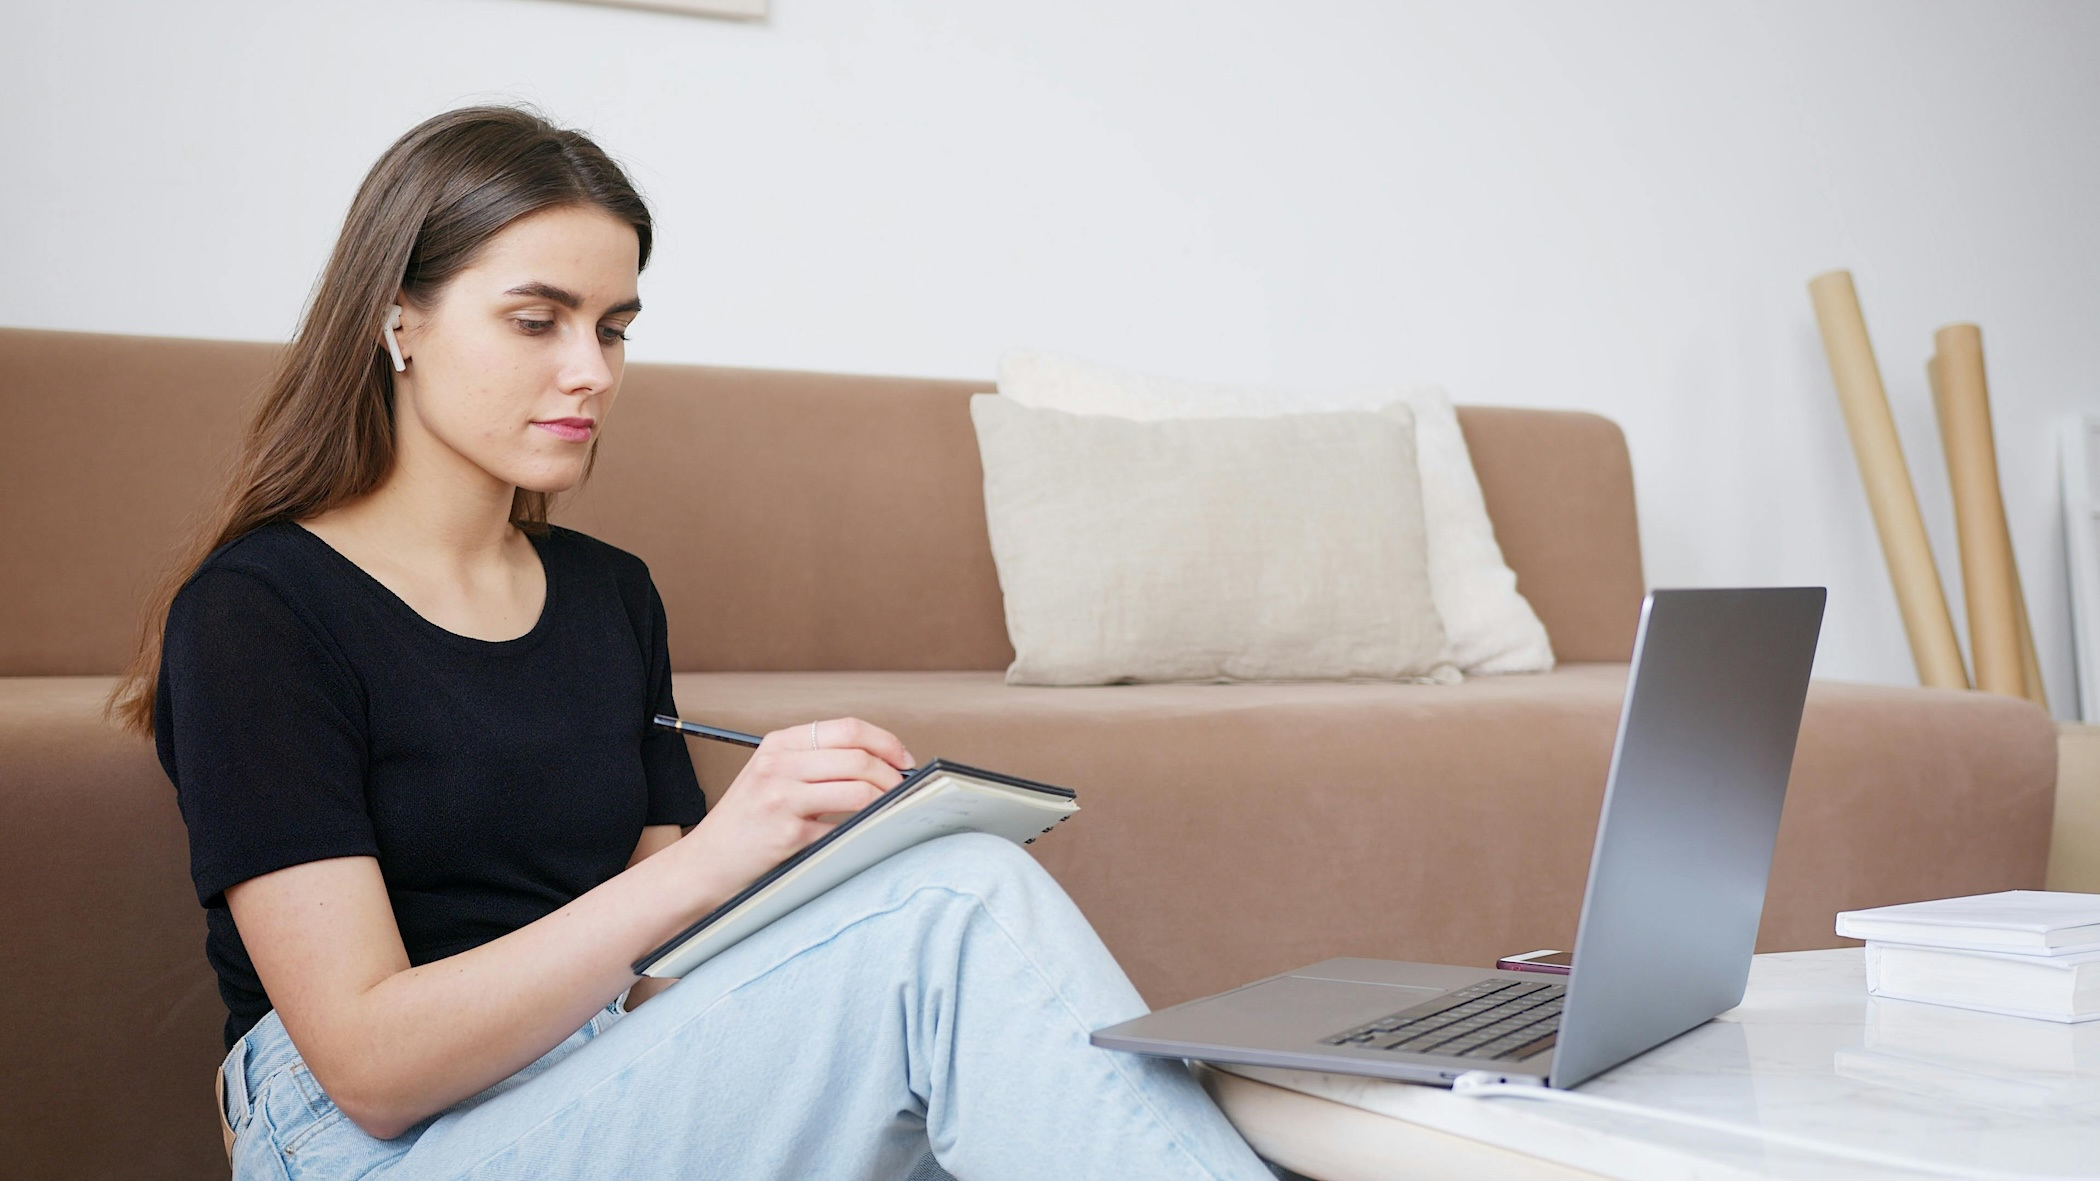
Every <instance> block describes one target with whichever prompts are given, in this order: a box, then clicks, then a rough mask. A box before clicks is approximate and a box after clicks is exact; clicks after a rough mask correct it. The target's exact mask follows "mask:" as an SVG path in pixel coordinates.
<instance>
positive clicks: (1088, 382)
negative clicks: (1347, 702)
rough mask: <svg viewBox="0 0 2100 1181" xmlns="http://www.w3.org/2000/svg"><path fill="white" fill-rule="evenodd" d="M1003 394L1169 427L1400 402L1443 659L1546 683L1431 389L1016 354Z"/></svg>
mask: <svg viewBox="0 0 2100 1181" xmlns="http://www.w3.org/2000/svg"><path fill="white" fill-rule="evenodd" d="M999 392H1000V394H1002V395H1004V396H1006V397H1008V398H1012V399H1013V400H1014V401H1016V402H1019V403H1021V404H1022V405H1024V406H1040V407H1043V408H1046V409H1050V410H1065V411H1069V412H1071V413H1073V414H1114V415H1117V416H1120V417H1123V418H1136V419H1143V420H1147V421H1151V420H1156V419H1163V418H1215V417H1218V416H1220V415H1249V416H1254V417H1261V416H1266V415H1272V414H1303V413H1306V412H1308V411H1315V410H1363V411H1372V410H1377V409H1379V408H1380V407H1384V406H1389V405H1392V404H1393V403H1395V402H1401V403H1405V404H1406V405H1407V407H1408V408H1409V409H1410V410H1412V411H1414V415H1415V466H1416V470H1417V471H1418V472H1419V473H1420V474H1421V477H1422V515H1423V521H1424V524H1425V525H1426V527H1427V529H1428V534H1429V589H1430V593H1431V594H1432V595H1434V596H1435V597H1436V609H1437V615H1438V617H1439V618H1441V619H1442V620H1443V621H1444V639H1445V644H1446V649H1445V658H1446V659H1448V660H1449V661H1451V663H1453V664H1455V665H1457V666H1458V667H1459V668H1461V669H1464V670H1465V671H1466V673H1467V675H1471V674H1473V673H1516V672H1545V671H1547V670H1549V669H1551V668H1552V667H1553V645H1552V643H1551V641H1549V640H1548V639H1547V638H1546V629H1545V626H1544V625H1542V624H1541V623H1540V622H1539V618H1538V615H1537V614H1536V613H1534V612H1533V611H1532V609H1531V604H1530V603H1529V602H1527V601H1525V598H1524V596H1523V595H1521V594H1519V593H1518V592H1517V576H1516V574H1515V572H1513V571H1512V570H1510V568H1509V567H1508V566H1507V565H1506V564H1504V562H1503V561H1502V547H1501V546H1500V545H1498V544H1497V543H1496V541H1495V526H1494V524H1493V523H1492V522H1491V521H1489V519H1488V513H1487V501H1486V500H1485V499H1483V498H1482V497H1481V494H1480V480H1479V478H1478V477H1476V476H1475V475H1474V474H1473V457H1472V455H1471V454H1470V453H1468V452H1467V450H1466V438H1465V435H1464V433H1463V432H1461V431H1460V430H1459V427H1458V414H1457V411H1456V410H1454V409H1453V408H1452V405H1451V399H1450V397H1449V396H1448V395H1446V394H1445V393H1444V391H1443V390H1441V389H1439V388H1438V387H1436V386H1434V385H1428V384H1425V383H1421V382H1395V383H1392V384H1390V385H1380V386H1365V387H1360V388H1353V389H1329V390H1316V389H1296V390H1285V389H1279V388H1271V387H1265V386H1241V385H1215V384H1211V383H1208V382H1196V381H1183V380H1180V379H1178V378H1172V377H1157V376H1154V375H1151V374H1147V373H1138V372H1134V371H1132V370H1128V369H1119V368H1117V367H1115V366H1113V365H1102V364H1099V363H1097V362H1093V361H1085V360H1081V359H1079V358H1077V357H1070V356H1065V355H1063V354H1060V353H1045V352H1035V351H1027V350H1015V351H1013V352H1009V353H1007V354H1006V356H1005V357H1003V358H1001V359H1000V362H999Z"/></svg>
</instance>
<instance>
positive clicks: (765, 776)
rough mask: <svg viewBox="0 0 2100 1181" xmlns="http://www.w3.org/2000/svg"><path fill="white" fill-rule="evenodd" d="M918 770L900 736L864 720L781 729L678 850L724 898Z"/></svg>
mask: <svg viewBox="0 0 2100 1181" xmlns="http://www.w3.org/2000/svg"><path fill="white" fill-rule="evenodd" d="M812 742H815V743H817V744H820V745H815V746H813V745H812ZM916 765H917V764H916V763H915V762H914V760H913V759H912V757H911V752H909V751H907V750H905V749H904V744H903V743H902V742H900V741H899V740H898V739H897V736H896V735H894V734H892V733H890V732H889V731H887V730H884V729H882V728H880V727H878V726H871V725H869V724H868V723H866V722H863V721H861V720H860V719H859V718H834V719H831V720H829V721H822V722H818V723H816V724H815V727H814V729H812V727H810V726H807V725H804V726H794V727H790V728H788V729H786V730H775V731H773V732H772V733H771V734H768V735H766V736H765V739H764V740H763V741H762V742H760V743H759V745H758V749H757V750H755V751H753V752H752V754H751V761H750V762H748V763H746V764H744V769H743V771H741V772H740V773H738V775H737V777H736V780H735V781H734V782H732V783H731V784H730V785H729V790H727V791H725V792H723V793H722V797H721V798H720V799H718V800H716V801H715V803H714V806H713V807H711V808H709V809H708V810H707V816H706V817H705V818H704V819H702V820H701V821H700V823H699V825H698V826H696V827H695V828H694V829H693V831H691V832H689V833H687V834H686V835H685V836H684V837H682V838H680V839H679V841H678V842H677V845H675V846H673V848H674V849H677V848H678V847H679V846H683V847H684V848H683V852H684V853H685V855H686V856H689V857H691V858H692V859H693V860H692V864H693V867H694V869H695V871H696V872H698V873H701V874H703V875H705V877H706V878H707V879H708V880H709V881H710V882H711V883H712V884H714V886H715V889H714V890H711V891H708V893H716V892H720V893H721V897H722V898H725V899H726V898H728V897H729V896H730V895H732V894H734V893H735V892H736V891H738V890H741V889H743V888H744V887H745V886H747V885H749V884H750V883H751V882H753V881H755V880H756V879H757V878H758V877H759V875H761V874H763V873H765V872H766V871H767V870H769V869H772V868H773V867H774V866H776V865H778V864H780V863H781V862H783V861H785V860H787V859H788V858H789V857H792V856H794V855H795V854H796V853H798V852H800V851H801V850H802V847H803V846H805V845H807V844H809V843H810V842H811V841H814V840H816V839H817V838H818V837H821V836H823V835H824V834H825V833H827V832H829V831H831V829H832V827H833V826H834V825H835V824H836V823H837V819H838V818H840V817H842V816H846V815H851V814H852V813H854V812H858V811H860V810H861V809H862V808H865V807H867V806H868V804H869V803H871V802H872V801H873V800H874V799H875V797H877V796H879V795H881V794H882V793H883V792H886V791H888V790H889V789H891V788H893V787H895V786H897V785H898V784H899V783H902V782H903V781H904V774H903V773H904V772H905V771H908V770H910V769H911V768H912V767H913V766H916ZM665 851H666V852H671V851H672V850H665Z"/></svg>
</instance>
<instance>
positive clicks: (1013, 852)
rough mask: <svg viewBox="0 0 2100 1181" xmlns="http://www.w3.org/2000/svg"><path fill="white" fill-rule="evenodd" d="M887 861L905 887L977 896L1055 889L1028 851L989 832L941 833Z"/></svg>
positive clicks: (1054, 884)
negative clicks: (926, 888) (942, 890)
mask: <svg viewBox="0 0 2100 1181" xmlns="http://www.w3.org/2000/svg"><path fill="white" fill-rule="evenodd" d="M888 866H889V868H890V870H891V872H893V873H895V874H896V875H898V876H899V878H900V879H901V880H900V882H899V884H900V885H903V886H906V887H907V888H923V887H929V886H930V887H936V888H940V889H946V890H951V891H954V892H956V893H959V894H967V895H972V896H975V897H979V898H988V897H991V896H994V895H998V894H1004V893H1011V892H1014V891H1016V890H1019V891H1024V892H1033V891H1036V890H1041V889H1045V888H1048V889H1052V890H1054V889H1056V888H1057V886H1056V883H1055V882H1054V881H1052V880H1051V878H1050V875H1049V874H1048V873H1047V872H1045V871H1044V869H1043V867H1042V866H1040V865H1038V864H1036V861H1035V858H1033V857H1031V856H1029V855H1028V853H1027V851H1026V850H1024V849H1022V848H1021V847H1020V846H1019V845H1016V844H1014V843H1013V842H1012V841H1009V840H1007V839H1005V838H1004V837H996V836H993V835H991V834H990V833H982V832H965V833H956V834H955V835H953V836H945V837H939V838H936V839H934V840H931V841H927V842H925V843H923V844H920V845H916V846H913V847H912V848H910V849H907V850H905V851H904V852H902V853H899V854H898V855H897V856H895V857H892V858H891V859H890V861H889V863H888Z"/></svg>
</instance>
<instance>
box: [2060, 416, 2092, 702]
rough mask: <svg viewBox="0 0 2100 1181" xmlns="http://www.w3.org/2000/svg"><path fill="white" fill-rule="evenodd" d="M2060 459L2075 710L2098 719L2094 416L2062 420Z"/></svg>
mask: <svg viewBox="0 0 2100 1181" xmlns="http://www.w3.org/2000/svg"><path fill="white" fill-rule="evenodd" d="M2063 465H2064V556H2065V558H2066V559H2068V561H2067V563H2066V564H2067V565H2069V566H2070V570H2071V636H2072V647H2073V649H2074V654H2075V655H2076V657H2077V663H2078V716H2079V718H2080V719H2081V720H2083V721H2085V722H2087V723H2089V724H2100V417H2091V416H2085V415H2081V416H2079V417H2077V418H2073V419H2070V420H2069V421H2067V422H2065V423H2064V425H2063Z"/></svg>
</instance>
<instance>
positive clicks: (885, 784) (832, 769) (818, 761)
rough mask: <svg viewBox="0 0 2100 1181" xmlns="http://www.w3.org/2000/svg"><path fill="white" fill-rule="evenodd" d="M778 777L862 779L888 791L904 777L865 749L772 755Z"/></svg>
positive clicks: (821, 779) (783, 752)
mask: <svg viewBox="0 0 2100 1181" xmlns="http://www.w3.org/2000/svg"><path fill="white" fill-rule="evenodd" d="M772 770H773V773H774V774H776V775H782V776H786V777H788V778H790V779H799V780H802V781H803V782H804V783H817V782H820V781H823V780H833V779H860V780H865V781H866V782H868V783H872V784H874V785H875V786H876V787H878V788H880V789H882V790H884V791H887V790H889V789H890V788H893V787H895V786H897V785H898V784H899V783H902V782H904V775H903V774H902V773H901V772H899V771H898V770H897V768H895V767H892V766H891V765H890V764H889V763H888V762H886V761H884V760H882V759H879V758H877V757H875V756H874V755H871V754H869V753H868V752H867V751H864V750H789V751H781V752H779V753H778V754H776V755H774V756H773V759H772Z"/></svg>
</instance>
